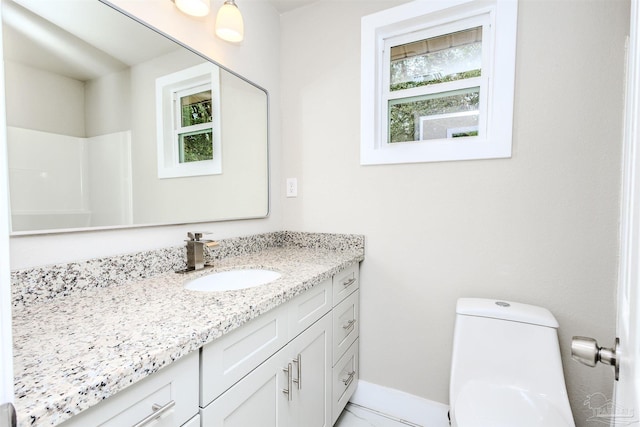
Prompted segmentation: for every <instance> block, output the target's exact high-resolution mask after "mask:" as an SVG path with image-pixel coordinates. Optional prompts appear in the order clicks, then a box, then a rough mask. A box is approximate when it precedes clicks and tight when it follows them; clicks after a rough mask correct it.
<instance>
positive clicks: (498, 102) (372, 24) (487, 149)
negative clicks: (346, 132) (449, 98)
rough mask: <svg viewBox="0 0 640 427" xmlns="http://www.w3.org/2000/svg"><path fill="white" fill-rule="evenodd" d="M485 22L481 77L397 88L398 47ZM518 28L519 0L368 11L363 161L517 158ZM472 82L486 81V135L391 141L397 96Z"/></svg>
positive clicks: (462, 0)
mask: <svg viewBox="0 0 640 427" xmlns="http://www.w3.org/2000/svg"><path fill="white" fill-rule="evenodd" d="M478 26H482V27H483V41H482V52H483V58H482V76H481V77H477V78H473V79H463V80H457V81H453V82H445V83H438V84H434V85H428V86H423V87H419V88H413V89H406V90H402V91H396V92H403V93H401V94H400V93H393V92H390V91H389V56H390V55H389V53H388V49H389V47H390V46H396V45H400V44H403V43H408V42H411V41H413V40H420V39H425V38H431V37H437V36H438V35H442V34H448V33H452V32H456V31H460V30H464V29H467V28H474V27H478ZM516 31H517V0H491V1H483V0H446V1H441V2H431V1H413V2H411V3H407V4H403V5H401V6H398V7H395V8H392V9H388V10H384V11H381V12H378V13H375V14H373V15H368V16H365V17H363V18H362V28H361V36H362V38H361V40H362V52H361V141H360V163H361V164H363V165H374V164H396V163H418V162H436V161H451V160H470V159H489V158H508V157H511V146H512V133H513V100H514V86H515V53H516ZM385 49H387V52H386V54H385ZM474 80H475V83H476V84H472V83H474V82H472V81H474ZM496 82H497V83H496ZM471 87H480V106H479V110H480V120H479V126H478V136H473V137H465V138H455V139H450V138H443V139H433V140H426V141H412V142H395V143H389V142H388V102H389V100H390V99H395V98H398V97H400V98H408V97H409V96H410V95H411V94H412V93H417V94H418V93H419V94H422V93H424V91H427V92H428V91H431V92H429V93H443V92H448V91H450V90H456V89H460V88H463V89H464V88H471ZM425 88H426V89H425Z"/></svg>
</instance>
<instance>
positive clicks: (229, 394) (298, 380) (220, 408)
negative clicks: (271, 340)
mask: <svg viewBox="0 0 640 427" xmlns="http://www.w3.org/2000/svg"><path fill="white" fill-rule="evenodd" d="M330 387H331V315H330V314H326V315H325V316H323V317H322V319H320V320H318V321H317V322H316V323H314V324H313V325H312V326H311V327H310V328H308V329H307V330H305V331H304V332H303V333H301V334H300V335H299V336H298V337H296V338H295V339H294V340H293V341H291V342H290V343H289V344H287V345H286V346H285V347H284V348H283V349H281V350H280V351H278V352H277V353H276V354H274V355H273V356H271V357H270V358H269V359H267V360H266V361H265V362H264V363H263V364H261V365H260V366H258V367H257V368H256V369H255V370H254V371H252V372H251V373H250V374H249V375H247V376H246V377H245V378H243V379H242V380H241V381H239V382H238V383H237V384H235V385H234V386H233V387H231V388H230V389H229V390H227V391H226V392H224V393H223V394H222V395H221V396H220V397H218V398H217V399H216V400H214V401H213V402H212V403H211V404H209V405H208V406H207V407H206V408H203V409H202V411H201V417H202V426H203V427H214V426H215V427H247V426H260V427H285V426H288V427H303V426H304V427H329V426H331V425H332V420H331V392H330Z"/></svg>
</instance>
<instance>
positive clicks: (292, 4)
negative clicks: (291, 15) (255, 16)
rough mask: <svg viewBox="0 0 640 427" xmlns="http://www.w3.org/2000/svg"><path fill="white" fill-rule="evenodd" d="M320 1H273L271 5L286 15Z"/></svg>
mask: <svg viewBox="0 0 640 427" xmlns="http://www.w3.org/2000/svg"><path fill="white" fill-rule="evenodd" d="M316 1H318V0H271V4H273V6H274V7H275V8H276V10H277V11H278V12H280V13H285V12H288V11H290V10H293V9H297V8H299V7H303V6H306V5H308V4H311V3H315V2H316Z"/></svg>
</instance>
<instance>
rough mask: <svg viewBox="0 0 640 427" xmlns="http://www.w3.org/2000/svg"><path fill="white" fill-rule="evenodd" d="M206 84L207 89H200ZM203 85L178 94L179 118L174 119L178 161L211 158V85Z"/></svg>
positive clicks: (197, 160) (196, 160) (186, 161)
mask: <svg viewBox="0 0 640 427" xmlns="http://www.w3.org/2000/svg"><path fill="white" fill-rule="evenodd" d="M207 86H208V87H209V89H207V90H202V89H203V88H204V87H207ZM204 87H203V86H198V87H196V88H192V89H189V90H185V91H181V92H180V94H179V98H178V99H179V100H180V108H179V110H178V111H179V113H180V120H177V121H176V122H177V123H178V128H177V130H176V133H177V142H178V153H179V160H178V161H179V162H180V163H188V162H199V161H203V160H213V156H214V153H213V126H212V125H213V123H212V122H213V115H212V113H213V111H212V107H211V88H210V87H211V86H210V85H204ZM193 92H195V93H193Z"/></svg>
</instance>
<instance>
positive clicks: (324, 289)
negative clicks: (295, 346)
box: [288, 279, 332, 339]
mask: <svg viewBox="0 0 640 427" xmlns="http://www.w3.org/2000/svg"><path fill="white" fill-rule="evenodd" d="M331 291H332V282H331V279H327V280H325V281H324V282H322V283H320V284H319V285H317V286H315V287H313V288H312V289H309V290H308V291H305V292H303V293H302V294H301V295H298V296H297V297H295V298H294V299H293V300H292V301H291V302H290V303H289V304H288V305H289V339H293V338H295V337H296V336H297V335H298V334H300V332H302V331H304V330H305V329H307V328H308V327H309V326H311V325H312V324H313V323H314V322H315V321H316V320H318V319H320V318H321V317H322V316H324V315H325V314H327V313H328V312H329V310H331V307H332V299H331Z"/></svg>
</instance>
